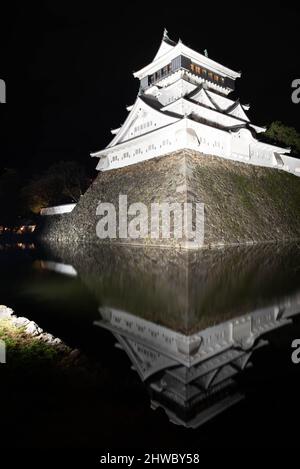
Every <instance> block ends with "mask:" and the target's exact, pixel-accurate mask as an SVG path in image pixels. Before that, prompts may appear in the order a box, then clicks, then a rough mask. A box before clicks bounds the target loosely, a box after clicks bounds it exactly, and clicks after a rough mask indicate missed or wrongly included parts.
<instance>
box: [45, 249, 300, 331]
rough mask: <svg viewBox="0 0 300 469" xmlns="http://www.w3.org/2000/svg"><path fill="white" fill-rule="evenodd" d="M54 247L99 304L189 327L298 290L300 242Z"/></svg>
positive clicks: (281, 298) (223, 318)
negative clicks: (196, 246)
mask: <svg viewBox="0 0 300 469" xmlns="http://www.w3.org/2000/svg"><path fill="white" fill-rule="evenodd" d="M50 250H51V258H52V259H53V256H54V257H55V258H56V260H58V261H62V262H64V263H66V264H71V265H73V267H74V268H75V269H76V271H77V272H78V276H79V278H80V279H81V280H82V281H83V282H84V283H85V284H86V285H87V287H88V289H89V290H90V291H91V292H93V294H94V295H95V297H96V298H97V302H98V304H99V306H108V307H113V308H117V309H120V310H123V311H127V312H128V313H130V314H134V315H137V316H139V317H141V318H144V319H147V320H149V321H152V322H155V323H156V324H161V325H164V326H166V327H169V328H171V329H174V330H177V331H181V332H184V333H191V332H195V331H198V330H199V329H204V328H206V327H210V326H213V325H216V324H219V323H221V322H223V321H227V320H229V319H231V318H233V317H238V316H242V315H244V314H246V313H249V312H252V311H254V310H256V309H258V308H263V307H266V306H270V305H279V304H283V303H285V302H286V299H288V300H289V299H290V298H291V299H292V298H294V296H295V294H296V293H297V292H298V295H299V288H300V287H299V285H300V245H295V244H288V243H282V244H277V245H272V244H263V245H260V246H257V245H255V246H231V247H226V248H222V249H206V250H199V251H193V252H191V251H183V250H175V249H164V248H161V249H158V248H153V247H147V248H135V247H129V246H99V245H97V246H95V245H92V244H88V245H77V246H72V245H67V244H64V245H58V244H57V243H55V244H54V245H51V247H50ZM299 300H300V297H299ZM299 304H300V301H299Z"/></svg>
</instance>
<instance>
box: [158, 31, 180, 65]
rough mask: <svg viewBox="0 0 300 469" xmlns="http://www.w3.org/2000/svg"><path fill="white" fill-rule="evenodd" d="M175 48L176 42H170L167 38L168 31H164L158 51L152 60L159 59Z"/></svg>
mask: <svg viewBox="0 0 300 469" xmlns="http://www.w3.org/2000/svg"><path fill="white" fill-rule="evenodd" d="M175 46H176V42H174V41H172V39H170V38H169V36H168V31H167V30H166V29H165V30H164V34H163V38H162V41H161V43H160V46H159V49H158V51H157V53H156V55H155V57H154V59H153V60H157V59H158V58H159V57H161V56H162V55H164V54H166V53H167V52H169V50H171V49H173V47H175Z"/></svg>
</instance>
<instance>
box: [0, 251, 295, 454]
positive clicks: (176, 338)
mask: <svg viewBox="0 0 300 469" xmlns="http://www.w3.org/2000/svg"><path fill="white" fill-rule="evenodd" d="M0 259H1V271H0V276H1V281H0V294H1V296H0V298H1V304H5V305H7V306H10V307H11V308H13V309H14V310H15V312H16V314H17V315H18V316H25V317H27V318H29V319H32V320H34V321H35V322H36V323H37V324H38V325H39V326H40V327H42V328H43V329H44V330H45V331H47V332H50V333H52V334H53V335H54V336H56V337H59V338H61V339H62V340H63V341H64V342H65V343H67V344H68V345H70V346H71V347H73V348H77V349H79V350H81V351H82V352H83V353H84V354H86V355H87V356H88V357H90V358H91V360H93V362H96V363H99V366H100V367H102V369H103V374H104V375H105V383H106V384H105V386H106V389H105V392H103V395H99V396H98V402H97V407H95V412H91V414H90V415H88V416H87V421H88V422H90V426H91V428H92V429H93V430H91V432H93V437H95V438H99V441H101V442H102V444H103V445H106V446H107V447H119V446H123V447H126V446H127V447H135V446H138V447H143V446H148V447H149V445H150V446H151V447H153V448H159V447H164V448H166V447H168V448H176V447H177V448H178V447H187V446H192V447H193V448H198V450H201V449H203V448H204V447H206V446H211V445H214V444H215V445H220V444H232V445H234V444H236V443H240V444H242V443H243V442H244V443H245V442H248V443H249V441H251V440H252V441H253V438H254V439H255V440H257V441H265V442H271V443H274V441H278V429H279V428H289V426H290V422H291V421H294V420H295V421H297V419H298V418H300V412H299V406H298V399H299V391H300V380H299V377H300V363H299V364H295V363H293V361H292V353H293V350H294V349H293V348H292V342H293V340H294V339H297V338H300V244H266V245H260V246H248V247H230V248H229V247H228V248H226V249H217V250H206V251H199V252H185V251H174V250H169V249H156V248H155V249H153V248H148V249H141V248H128V247H114V248H112V247H109V246H104V247H99V246H91V245H89V246H77V247H76V248H70V247H59V246H51V247H50V246H36V245H33V244H24V245H23V244H22V243H20V244H19V245H15V246H13V247H12V246H8V245H7V246H4V245H2V246H1V250H0ZM299 355H300V354H299ZM70 393H72V389H70ZM91 399H92V397H91ZM81 404H82V403H80V402H78V407H80V406H81ZM45 405H46V404H45ZM49 411H50V409H49ZM75 422H76V410H75V412H74V424H76V423H75ZM262 422H263V424H262ZM43 425H46V422H45V421H44V422H43V424H42V425H41V431H43V430H42V428H43ZM283 425H284V427H283ZM78 432H79V433H80V432H83V433H84V432H85V430H84V429H82V428H78ZM280 433H281V431H280ZM296 438H297V435H293V434H292V433H289V432H286V433H285V435H283V436H282V435H281V438H280V442H281V443H284V442H285V443H291V442H293V441H295V440H296ZM253 444H254V446H255V442H254V441H253Z"/></svg>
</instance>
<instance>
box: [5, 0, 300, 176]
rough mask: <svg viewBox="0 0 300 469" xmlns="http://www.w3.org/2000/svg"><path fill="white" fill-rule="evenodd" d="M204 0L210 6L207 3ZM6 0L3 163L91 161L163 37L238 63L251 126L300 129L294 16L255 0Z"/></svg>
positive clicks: (27, 164)
mask: <svg viewBox="0 0 300 469" xmlns="http://www.w3.org/2000/svg"><path fill="white" fill-rule="evenodd" d="M210 3H211V5H212V6H209V5H210ZM92 5H93V6H91V5H90V4H89V3H87V2H83V3H80V4H77V3H74V2H73V3H63V2H55V1H44V2H39V4H37V5H34V4H33V5H29V4H28V2H22V3H15V4H14V3H13V2H10V10H9V11H7V12H5V11H4V10H3V9H2V6H1V9H2V13H3V16H2V18H1V31H0V39H1V43H0V58H1V62H0V78H2V79H4V80H5V81H6V86H7V104H5V105H0V125H1V127H0V155H1V167H2V168H3V167H19V168H24V170H29V171H31V170H32V169H34V168H36V167H41V168H42V167H44V166H46V165H49V164H50V163H52V162H55V161H58V160H62V159H73V160H77V161H80V162H82V163H86V164H87V165H88V166H89V167H90V168H93V167H94V166H95V161H93V160H92V158H90V156H89V153H90V152H91V151H96V150H100V149H101V148H103V147H104V146H105V145H106V144H107V143H108V142H109V140H110V139H111V138H112V136H111V134H110V129H113V128H116V127H118V126H119V125H120V124H121V123H122V122H123V121H124V118H125V117H126V115H127V111H126V110H125V107H126V105H130V104H133V102H134V100H135V97H136V94H137V91H138V81H137V80H136V79H134V78H133V76H132V72H133V71H135V70H138V69H139V68H141V67H142V66H144V65H146V64H147V63H149V62H150V61H151V60H152V58H153V57H154V55H155V53H156V51H157V49H158V47H159V44H160V41H161V37H162V33H163V28H164V27H166V28H167V29H168V31H169V36H170V37H171V38H172V39H174V40H177V39H178V38H179V37H180V38H181V39H182V41H183V42H184V43H186V44H187V45H188V46H190V47H192V48H193V49H195V50H197V51H203V50H204V49H207V50H208V53H209V57H210V58H212V59H214V60H216V61H218V62H220V63H222V64H224V65H226V66H228V67H231V68H233V69H234V70H237V71H242V78H241V79H239V80H238V81H237V88H236V91H235V97H238V96H239V97H240V99H241V102H242V103H245V104H246V103H250V104H251V110H250V111H249V117H250V118H251V119H252V121H253V122H254V123H255V124H258V125H266V124H268V123H270V122H271V121H273V120H281V121H282V122H284V123H285V124H287V125H292V126H294V127H295V128H296V129H297V130H300V123H299V114H300V104H299V105H296V104H293V103H292V101H291V82H292V80H294V79H295V78H300V63H299V62H300V59H299V50H298V45H299V14H298V12H297V11H296V10H295V7H293V6H285V7H280V6H279V5H278V6H276V4H275V3H272V4H268V5H267V7H266V8H265V9H263V8H262V2H261V4H254V3H253V2H239V3H236V4H234V3H231V2H229V3H228V2H226V4H225V3H224V4H223V6H220V5H219V3H217V2H207V3H206V6H204V3H203V2H193V1H192V2H181V3H178V4H177V3H175V2H160V3H159V2H147V3H143V2H136V1H132V2H123V3H120V4H119V3H117V2H112V3H111V6H109V5H106V4H104V3H102V2H100V1H99V2H95V3H94V4H92Z"/></svg>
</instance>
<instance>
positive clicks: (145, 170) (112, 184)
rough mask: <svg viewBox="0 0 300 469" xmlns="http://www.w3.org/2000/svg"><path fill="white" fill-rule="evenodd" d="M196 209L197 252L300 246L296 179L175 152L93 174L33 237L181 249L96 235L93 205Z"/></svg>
mask: <svg viewBox="0 0 300 469" xmlns="http://www.w3.org/2000/svg"><path fill="white" fill-rule="evenodd" d="M120 194H122V195H127V198H128V206H129V205H130V204H131V203H134V202H143V203H144V204H146V206H147V207H148V208H149V209H150V204H151V203H153V202H157V203H162V202H180V203H183V202H201V203H204V210H205V225H204V228H205V235H204V246H205V247H209V246H216V245H223V244H224V245H232V244H246V243H257V242H274V241H292V240H296V239H299V238H300V179H299V178H297V177H296V176H293V175H291V174H288V173H286V172H284V171H280V170H277V169H272V168H262V167H258V166H253V165H249V164H246V163H239V162H233V161H229V160H225V159H224V160H223V159H221V158H218V157H212V156H208V155H203V154H201V153H196V152H192V151H188V150H187V151H180V152H176V153H173V154H170V155H167V156H164V157H160V158H155V159H152V160H149V161H145V162H142V163H139V164H136V165H132V166H128V167H125V168H119V169H116V170H111V171H107V172H103V173H99V175H98V176H97V178H96V179H95V181H94V182H93V184H92V185H91V186H90V188H89V189H88V190H87V192H86V193H85V194H84V196H82V198H81V200H80V201H79V203H78V204H77V206H76V207H75V208H74V210H73V211H72V212H71V213H70V214H65V215H61V216H59V215H56V216H49V217H45V219H44V220H43V225H42V226H41V228H40V232H39V234H40V237H41V238H42V239H46V240H49V241H59V242H64V243H65V242H66V243H70V242H71V243H78V242H80V243H82V242H96V243H105V242H109V243H111V242H113V243H120V242H121V243H122V244H124V243H126V244H127V243H129V244H144V245H166V246H176V247H187V246H186V240H182V241H180V240H175V239H172V238H171V239H168V240H166V239H158V240H154V239H152V238H151V237H148V238H145V239H134V240H133V239H127V240H125V239H122V240H120V239H116V240H112V241H111V240H109V241H108V240H100V239H99V238H98V237H97V235H96V225H97V222H98V220H99V218H100V217H99V216H97V215H96V208H97V206H98V204H99V202H100V201H101V202H111V203H113V204H114V205H115V206H118V199H119V195H120Z"/></svg>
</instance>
